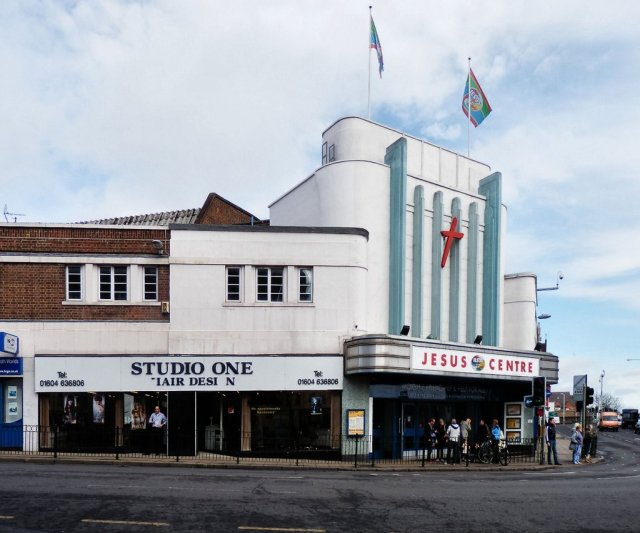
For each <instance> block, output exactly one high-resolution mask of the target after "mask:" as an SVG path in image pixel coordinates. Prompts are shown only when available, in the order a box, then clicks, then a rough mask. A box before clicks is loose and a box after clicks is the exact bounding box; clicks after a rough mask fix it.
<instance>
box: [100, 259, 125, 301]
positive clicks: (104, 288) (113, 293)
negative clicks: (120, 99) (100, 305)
mask: <svg viewBox="0 0 640 533" xmlns="http://www.w3.org/2000/svg"><path fill="white" fill-rule="evenodd" d="M99 281H100V283H99V284H100V300H111V301H124V300H126V299H127V293H128V270H127V267H126V266H101V267H100V280H99Z"/></svg>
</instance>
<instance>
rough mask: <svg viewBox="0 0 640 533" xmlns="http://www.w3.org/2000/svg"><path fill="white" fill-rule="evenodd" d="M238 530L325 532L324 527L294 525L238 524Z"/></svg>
mask: <svg viewBox="0 0 640 533" xmlns="http://www.w3.org/2000/svg"><path fill="white" fill-rule="evenodd" d="M238 529H239V530H240V531H287V532H297V533H326V531H327V530H326V529H298V528H295V527H254V526H238Z"/></svg>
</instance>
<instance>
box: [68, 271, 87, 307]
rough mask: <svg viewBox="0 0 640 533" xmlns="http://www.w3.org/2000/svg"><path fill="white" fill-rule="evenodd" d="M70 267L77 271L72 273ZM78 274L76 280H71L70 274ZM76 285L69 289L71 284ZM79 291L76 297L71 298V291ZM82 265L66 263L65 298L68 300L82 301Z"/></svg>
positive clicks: (83, 295) (83, 296)
mask: <svg viewBox="0 0 640 533" xmlns="http://www.w3.org/2000/svg"><path fill="white" fill-rule="evenodd" d="M71 269H74V270H75V269H77V270H78V271H77V272H74V273H72V272H71ZM72 275H73V276H78V278H79V279H78V280H77V281H71V276H72ZM72 284H73V285H78V288H77V289H74V290H73V291H72V290H71V285H72ZM72 292H73V293H74V294H75V293H79V296H78V297H77V298H72V297H71V293H72ZM84 298H85V294H84V266H83V265H67V266H66V268H65V299H66V300H67V301H69V302H82V301H84Z"/></svg>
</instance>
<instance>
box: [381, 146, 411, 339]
mask: <svg viewBox="0 0 640 533" xmlns="http://www.w3.org/2000/svg"><path fill="white" fill-rule="evenodd" d="M384 162H385V163H386V164H387V165H389V167H390V169H389V179H390V183H389V192H390V195H389V196H390V210H389V219H390V220H389V333H390V334H391V335H398V334H399V333H400V330H401V329H402V326H403V325H404V276H405V260H406V253H405V236H406V212H407V209H406V204H407V140H406V139H405V138H404V137H401V138H400V139H398V140H397V141H396V142H394V143H393V144H392V145H391V146H388V147H387V152H386V154H385V156H384Z"/></svg>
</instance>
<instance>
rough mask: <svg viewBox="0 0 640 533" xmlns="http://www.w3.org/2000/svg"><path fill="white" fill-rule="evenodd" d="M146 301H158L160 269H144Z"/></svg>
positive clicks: (147, 267)
mask: <svg viewBox="0 0 640 533" xmlns="http://www.w3.org/2000/svg"><path fill="white" fill-rule="evenodd" d="M144 299H145V300H157V299H158V267H151V266H146V267H144Z"/></svg>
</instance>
